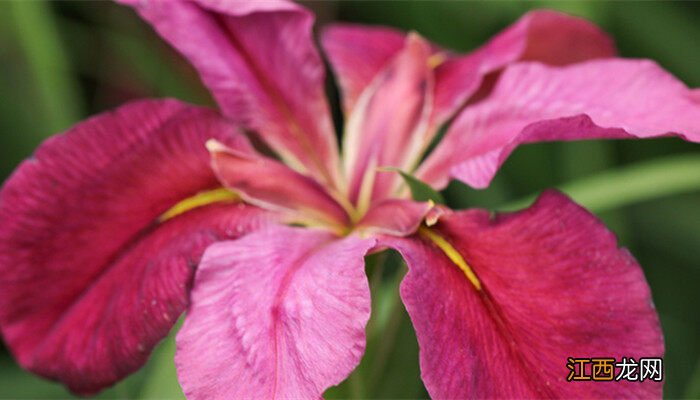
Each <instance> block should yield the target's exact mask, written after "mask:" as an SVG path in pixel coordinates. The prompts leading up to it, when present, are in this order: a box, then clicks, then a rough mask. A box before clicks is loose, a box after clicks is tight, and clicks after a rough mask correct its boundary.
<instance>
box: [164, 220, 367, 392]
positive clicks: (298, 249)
mask: <svg viewBox="0 0 700 400" xmlns="http://www.w3.org/2000/svg"><path fill="white" fill-rule="evenodd" d="M372 246H374V240H362V239H358V238H356V237H347V238H344V239H338V238H336V237H334V236H332V235H330V234H328V233H325V232H323V231H315V230H310V229H300V228H288V227H275V228H271V229H269V230H264V231H260V232H258V233H253V234H250V235H247V236H246V237H244V238H243V239H240V240H237V241H232V242H223V243H218V244H215V245H213V246H211V247H210V248H209V249H208V250H207V251H206V253H205V255H204V258H203V260H202V263H201V265H200V267H199V269H198V271H197V275H196V277H195V283H194V289H193V290H192V304H191V306H190V309H189V312H188V315H187V318H186V320H185V324H184V325H183V327H182V329H181V331H180V333H179V334H178V336H177V353H176V356H175V361H176V364H177V367H178V377H179V379H180V383H181V385H182V388H183V390H184V392H185V395H186V396H187V397H188V398H189V399H318V398H320V397H321V395H322V394H323V392H324V391H325V390H326V389H327V388H328V387H330V386H333V385H336V384H338V383H340V382H341V381H342V380H344V379H345V378H346V377H347V376H348V374H349V373H350V372H351V371H352V370H353V369H354V368H355V366H356V365H357V364H358V363H359V361H360V358H361V357H362V353H363V352H364V347H365V325H366V323H367V320H368V319H369V314H370V295H369V286H368V284H367V278H366V276H365V272H364V255H365V254H366V253H367V251H368V250H369V249H370V248H371V247H372Z"/></svg>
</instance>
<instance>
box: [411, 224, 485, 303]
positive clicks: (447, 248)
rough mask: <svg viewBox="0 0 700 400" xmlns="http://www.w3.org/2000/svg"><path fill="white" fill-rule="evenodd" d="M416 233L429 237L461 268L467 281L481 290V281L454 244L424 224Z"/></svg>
mask: <svg viewBox="0 0 700 400" xmlns="http://www.w3.org/2000/svg"><path fill="white" fill-rule="evenodd" d="M418 234H420V235H421V236H423V237H425V238H428V239H430V240H431V241H432V242H433V243H435V244H436V245H437V246H438V247H439V248H440V249H441V250H442V251H443V252H444V253H445V255H446V256H447V257H448V258H449V259H450V260H451V261H452V262H453V263H454V264H455V265H457V266H458V267H459V269H461V270H462V272H464V275H466V277H467V279H469V282H471V283H472V285H474V287H475V288H476V290H481V282H480V281H479V278H477V277H476V274H475V273H474V271H473V270H472V269H471V267H470V266H469V264H467V262H466V261H465V260H464V257H462V255H461V254H459V252H458V251H457V249H455V248H454V246H452V245H451V244H450V242H448V241H447V240H445V238H444V237H442V236H440V235H438V234H437V233H435V232H434V231H432V230H431V229H430V228H427V227H424V226H423V227H420V228H419V229H418Z"/></svg>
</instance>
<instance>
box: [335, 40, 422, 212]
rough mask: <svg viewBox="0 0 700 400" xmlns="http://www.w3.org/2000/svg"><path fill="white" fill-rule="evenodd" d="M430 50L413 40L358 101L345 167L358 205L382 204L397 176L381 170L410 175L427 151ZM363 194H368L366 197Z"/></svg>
mask: <svg viewBox="0 0 700 400" xmlns="http://www.w3.org/2000/svg"><path fill="white" fill-rule="evenodd" d="M429 56H430V46H429V44H428V43H427V42H426V41H425V40H424V39H423V38H421V37H420V36H418V35H415V34H413V35H409V36H408V38H407V39H406V44H405V47H404V49H403V50H402V51H401V52H400V53H399V54H398V55H397V56H396V57H395V58H394V59H393V60H392V61H391V62H390V63H389V64H388V65H387V66H386V67H385V68H384V69H383V70H382V71H381V73H380V74H379V75H377V76H376V77H375V79H374V80H373V82H372V84H371V85H370V86H368V87H367V88H366V89H365V91H364V92H363V93H362V95H361V96H360V98H359V99H358V102H357V105H356V107H355V109H354V110H353V112H352V114H351V115H350V117H349V119H348V122H347V127H346V132H345V137H344V138H343V161H344V162H345V171H346V174H347V176H348V182H349V197H350V200H351V201H353V202H357V201H359V202H362V201H365V202H366V201H367V200H369V199H382V198H384V197H386V196H387V195H388V194H390V192H391V190H394V189H396V187H395V185H394V184H392V183H396V182H400V177H398V176H397V174H379V175H377V173H376V167H377V166H382V167H384V166H391V167H397V168H399V169H403V170H407V169H409V166H410V165H409V164H410V163H411V162H412V161H413V160H414V159H416V158H417V157H419V156H420V154H419V153H420V150H421V149H422V148H423V147H424V145H425V141H426V139H425V135H424V133H425V128H426V127H427V118H428V116H429V114H428V113H429V110H430V108H429V96H430V92H431V91H432V78H431V76H432V75H431V72H430V69H429V68H428V57H429ZM363 191H364V192H363Z"/></svg>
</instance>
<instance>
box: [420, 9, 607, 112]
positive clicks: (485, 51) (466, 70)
mask: <svg viewBox="0 0 700 400" xmlns="http://www.w3.org/2000/svg"><path fill="white" fill-rule="evenodd" d="M614 55H615V47H614V46H613V43H612V40H610V38H609V37H608V36H607V35H606V34H605V33H604V32H602V31H601V30H600V29H599V28H598V27H596V26H595V25H593V24H591V23H590V22H588V21H586V20H583V19H581V18H576V17H571V16H568V15H566V14H561V13H558V12H554V11H549V10H538V11H532V12H529V13H527V14H525V15H524V16H523V17H522V18H520V19H519V20H518V21H517V22H516V23H514V24H513V25H511V26H509V27H508V28H507V29H505V30H504V31H503V32H501V33H499V34H498V35H496V36H495V37H494V38H493V39H491V41H490V42H488V43H487V44H486V45H484V46H483V47H481V48H479V49H477V50H476V51H474V52H472V53H470V54H468V55H466V56H462V57H457V58H452V59H449V60H447V61H446V62H444V63H443V64H441V65H439V66H438V67H437V68H436V70H435V108H434V111H433V119H434V120H433V123H434V124H436V125H440V124H442V123H443V122H445V121H446V120H447V119H448V118H450V116H452V114H453V113H454V112H455V111H457V109H458V108H459V107H460V106H461V105H463V104H464V102H465V101H466V100H467V99H468V98H469V97H471V96H472V95H473V94H474V93H475V92H476V91H477V89H478V88H479V86H480V85H481V83H482V80H483V78H484V77H485V76H486V75H487V74H489V73H492V72H495V71H498V70H500V69H502V68H504V67H506V66H508V65H509V64H512V63H514V62H516V61H522V60H534V61H539V62H543V63H546V64H551V65H566V64H572V63H576V62H580V61H584V60H588V59H592V58H601V57H611V56H614Z"/></svg>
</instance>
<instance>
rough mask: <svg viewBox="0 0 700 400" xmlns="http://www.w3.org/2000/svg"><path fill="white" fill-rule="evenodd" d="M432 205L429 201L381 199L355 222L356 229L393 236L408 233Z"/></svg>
mask: <svg viewBox="0 0 700 400" xmlns="http://www.w3.org/2000/svg"><path fill="white" fill-rule="evenodd" d="M433 206H434V205H433V204H430V203H429V202H417V201H412V200H402V199H386V200H382V201H379V202H377V203H376V204H374V205H372V207H371V208H370V209H369V211H367V214H365V216H364V217H362V219H361V220H360V221H359V222H358V223H357V226H356V229H358V230H360V231H367V232H372V233H378V234H386V235H393V236H406V235H410V234H412V233H414V232H415V231H416V230H417V229H418V227H419V226H420V224H421V223H422V222H423V220H424V219H425V217H426V215H427V214H428V212H429V211H430V210H431V209H432V208H434V207H433Z"/></svg>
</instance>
